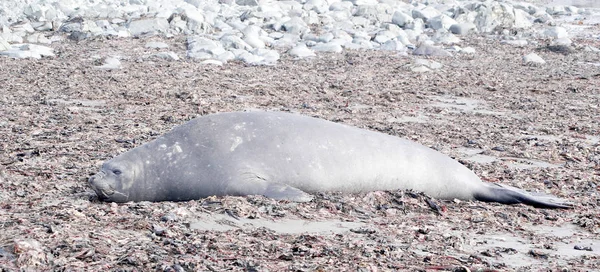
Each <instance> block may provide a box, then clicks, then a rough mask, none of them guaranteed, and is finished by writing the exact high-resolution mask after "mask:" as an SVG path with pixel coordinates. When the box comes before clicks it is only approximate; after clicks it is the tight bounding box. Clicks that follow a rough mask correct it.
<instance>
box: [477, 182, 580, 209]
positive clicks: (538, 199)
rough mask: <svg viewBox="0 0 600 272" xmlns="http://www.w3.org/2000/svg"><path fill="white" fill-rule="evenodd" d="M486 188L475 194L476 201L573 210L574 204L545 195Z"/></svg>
mask: <svg viewBox="0 0 600 272" xmlns="http://www.w3.org/2000/svg"><path fill="white" fill-rule="evenodd" d="M486 185H487V186H486V187H485V189H484V190H482V191H481V192H479V193H476V194H475V196H474V197H475V199H477V200H479V201H485V202H499V203H502V204H518V203H522V204H525V205H530V206H533V207H536V208H553V209H556V208H560V209H572V208H573V203H571V202H568V201H566V200H564V199H561V198H558V197H555V196H553V195H547V194H544V193H532V192H527V191H525V190H522V189H519V188H515V187H512V186H508V185H503V184H497V183H486Z"/></svg>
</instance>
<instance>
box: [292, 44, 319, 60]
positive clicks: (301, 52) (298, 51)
mask: <svg viewBox="0 0 600 272" xmlns="http://www.w3.org/2000/svg"><path fill="white" fill-rule="evenodd" d="M287 53H288V54H289V55H290V56H292V57H296V58H308V57H314V56H316V54H315V52H314V51H313V50H310V49H309V48H308V47H307V46H306V44H304V43H302V42H300V43H298V44H297V45H296V46H295V47H294V48H292V49H290V50H289V51H288V52H287Z"/></svg>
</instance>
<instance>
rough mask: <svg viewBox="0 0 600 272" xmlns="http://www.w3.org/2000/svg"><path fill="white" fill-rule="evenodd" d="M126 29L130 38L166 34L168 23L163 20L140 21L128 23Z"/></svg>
mask: <svg viewBox="0 0 600 272" xmlns="http://www.w3.org/2000/svg"><path fill="white" fill-rule="evenodd" d="M127 28H128V29H129V32H130V33H131V35H132V36H141V35H155V34H158V33H164V32H166V31H167V29H169V22H168V21H167V19H165V18H152V19H142V20H137V21H132V22H130V23H129V25H128V26H127Z"/></svg>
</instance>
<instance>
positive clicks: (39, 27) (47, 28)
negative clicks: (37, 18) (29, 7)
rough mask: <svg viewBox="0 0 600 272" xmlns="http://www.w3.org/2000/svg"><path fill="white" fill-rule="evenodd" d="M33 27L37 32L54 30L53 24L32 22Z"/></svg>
mask: <svg viewBox="0 0 600 272" xmlns="http://www.w3.org/2000/svg"><path fill="white" fill-rule="evenodd" d="M31 26H32V27H33V29H34V30H35V31H50V30H52V28H53V26H52V22H32V23H31Z"/></svg>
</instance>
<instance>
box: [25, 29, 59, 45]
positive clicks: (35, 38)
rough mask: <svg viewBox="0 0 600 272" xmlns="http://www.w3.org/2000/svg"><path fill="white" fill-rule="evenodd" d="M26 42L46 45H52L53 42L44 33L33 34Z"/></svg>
mask: <svg viewBox="0 0 600 272" xmlns="http://www.w3.org/2000/svg"><path fill="white" fill-rule="evenodd" d="M25 41H26V42H28V43H44V44H51V43H52V41H50V39H48V38H46V36H44V34H42V33H39V32H38V33H33V34H31V35H29V36H27V37H26V38H25Z"/></svg>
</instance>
